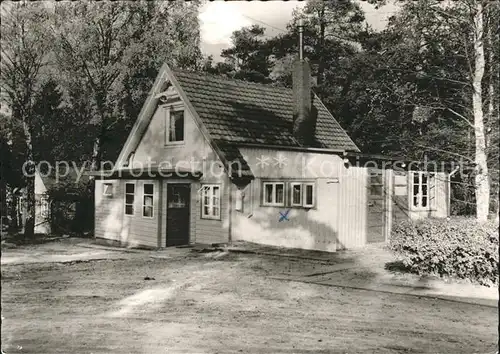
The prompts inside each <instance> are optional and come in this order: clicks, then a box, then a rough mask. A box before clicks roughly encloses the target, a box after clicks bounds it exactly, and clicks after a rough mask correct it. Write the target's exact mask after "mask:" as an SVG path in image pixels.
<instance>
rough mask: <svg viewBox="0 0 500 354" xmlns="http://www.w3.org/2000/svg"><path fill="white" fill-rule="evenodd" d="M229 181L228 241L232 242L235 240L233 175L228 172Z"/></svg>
mask: <svg viewBox="0 0 500 354" xmlns="http://www.w3.org/2000/svg"><path fill="white" fill-rule="evenodd" d="M227 182H228V189H229V203H228V204H229V213H228V214H229V221H228V232H227V241H228V243H229V244H231V243H232V241H233V236H232V227H233V221H232V219H233V183H232V181H231V176H229V173H228V174H227Z"/></svg>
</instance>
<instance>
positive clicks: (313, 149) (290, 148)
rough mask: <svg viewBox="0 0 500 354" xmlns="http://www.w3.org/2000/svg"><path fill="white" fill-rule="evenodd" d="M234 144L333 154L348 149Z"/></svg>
mask: <svg viewBox="0 0 500 354" xmlns="http://www.w3.org/2000/svg"><path fill="white" fill-rule="evenodd" d="M233 144H234V145H236V146H238V147H250V148H261V149H274V150H290V151H303V152H318V153H324V154H328V153H330V154H331V153H333V154H344V153H345V152H346V151H345V150H344V149H327V148H313V147H304V146H283V145H272V144H255V143H238V142H234V143H233Z"/></svg>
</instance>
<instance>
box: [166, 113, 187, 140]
mask: <svg viewBox="0 0 500 354" xmlns="http://www.w3.org/2000/svg"><path fill="white" fill-rule="evenodd" d="M169 133H170V134H169V141H183V140H184V111H170V132H169Z"/></svg>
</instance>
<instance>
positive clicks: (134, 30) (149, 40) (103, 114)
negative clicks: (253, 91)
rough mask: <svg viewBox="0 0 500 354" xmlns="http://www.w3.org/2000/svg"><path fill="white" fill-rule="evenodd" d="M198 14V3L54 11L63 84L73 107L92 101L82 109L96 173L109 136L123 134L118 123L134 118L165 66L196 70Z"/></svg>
mask: <svg viewBox="0 0 500 354" xmlns="http://www.w3.org/2000/svg"><path fill="white" fill-rule="evenodd" d="M198 7H199V2H189V3H187V2H148V1H138V2H113V3H110V2H76V3H57V4H56V5H55V12H56V17H55V23H54V25H53V34H54V40H55V43H56V51H55V53H56V61H57V66H58V68H59V69H60V70H61V73H62V75H61V76H62V77H61V79H60V80H61V83H62V84H63V85H64V86H65V87H66V89H67V90H68V92H71V93H73V94H76V95H78V96H73V97H72V99H73V100H74V102H75V103H76V102H79V101H81V100H85V99H86V98H87V97H90V102H88V101H87V102H85V103H86V104H88V103H90V104H91V106H90V107H91V121H90V123H91V125H92V126H93V127H94V129H93V131H90V132H89V133H90V135H92V136H93V149H92V154H91V161H92V168H93V169H97V168H98V166H99V163H100V162H101V160H102V157H103V152H104V151H103V149H104V148H105V147H106V145H105V143H106V141H108V140H110V139H111V134H109V132H110V130H111V129H115V128H116V127H117V126H121V127H122V128H126V127H127V125H126V124H125V125H123V124H120V123H122V119H123V118H127V119H134V120H135V119H136V117H137V113H138V112H139V109H140V106H141V105H142V103H143V101H144V99H145V95H146V94H147V92H148V88H149V87H150V86H151V83H152V81H153V80H154V77H155V76H156V74H157V71H158V69H159V67H160V66H161V64H162V63H163V62H165V61H167V62H170V63H171V64H173V65H175V66H179V67H190V66H195V65H196V64H197V63H198V61H199V57H200V52H199V30H198V22H197V17H196V16H197V11H198ZM77 87H78V88H79V90H78V91H77V90H73V91H71V90H69V88H73V89H75V88H77ZM113 135H116V134H113ZM123 141H124V139H123V140H119V142H118V143H123ZM108 148H110V147H109V146H108ZM110 149H111V150H116V147H114V148H113V147H111V148H110ZM113 157H116V156H113Z"/></svg>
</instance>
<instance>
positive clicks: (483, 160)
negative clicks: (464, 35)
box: [472, 1, 490, 221]
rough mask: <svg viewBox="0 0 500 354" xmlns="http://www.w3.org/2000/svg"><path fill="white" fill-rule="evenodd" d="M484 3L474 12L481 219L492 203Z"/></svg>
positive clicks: (474, 101) (474, 97) (474, 105)
mask: <svg viewBox="0 0 500 354" xmlns="http://www.w3.org/2000/svg"><path fill="white" fill-rule="evenodd" d="M483 30H484V29H483V5H482V3H481V2H480V1H478V2H477V4H476V12H475V14H474V73H473V82H472V86H473V92H472V109H473V112H474V135H475V145H476V146H475V163H476V168H477V172H476V177H475V184H476V186H475V187H476V217H477V219H478V220H479V221H486V220H487V219H488V212H489V205H490V182H489V175H488V165H487V157H486V136H485V131H484V114H483V99H482V82H483V75H484V67H485V59H484V38H483Z"/></svg>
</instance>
